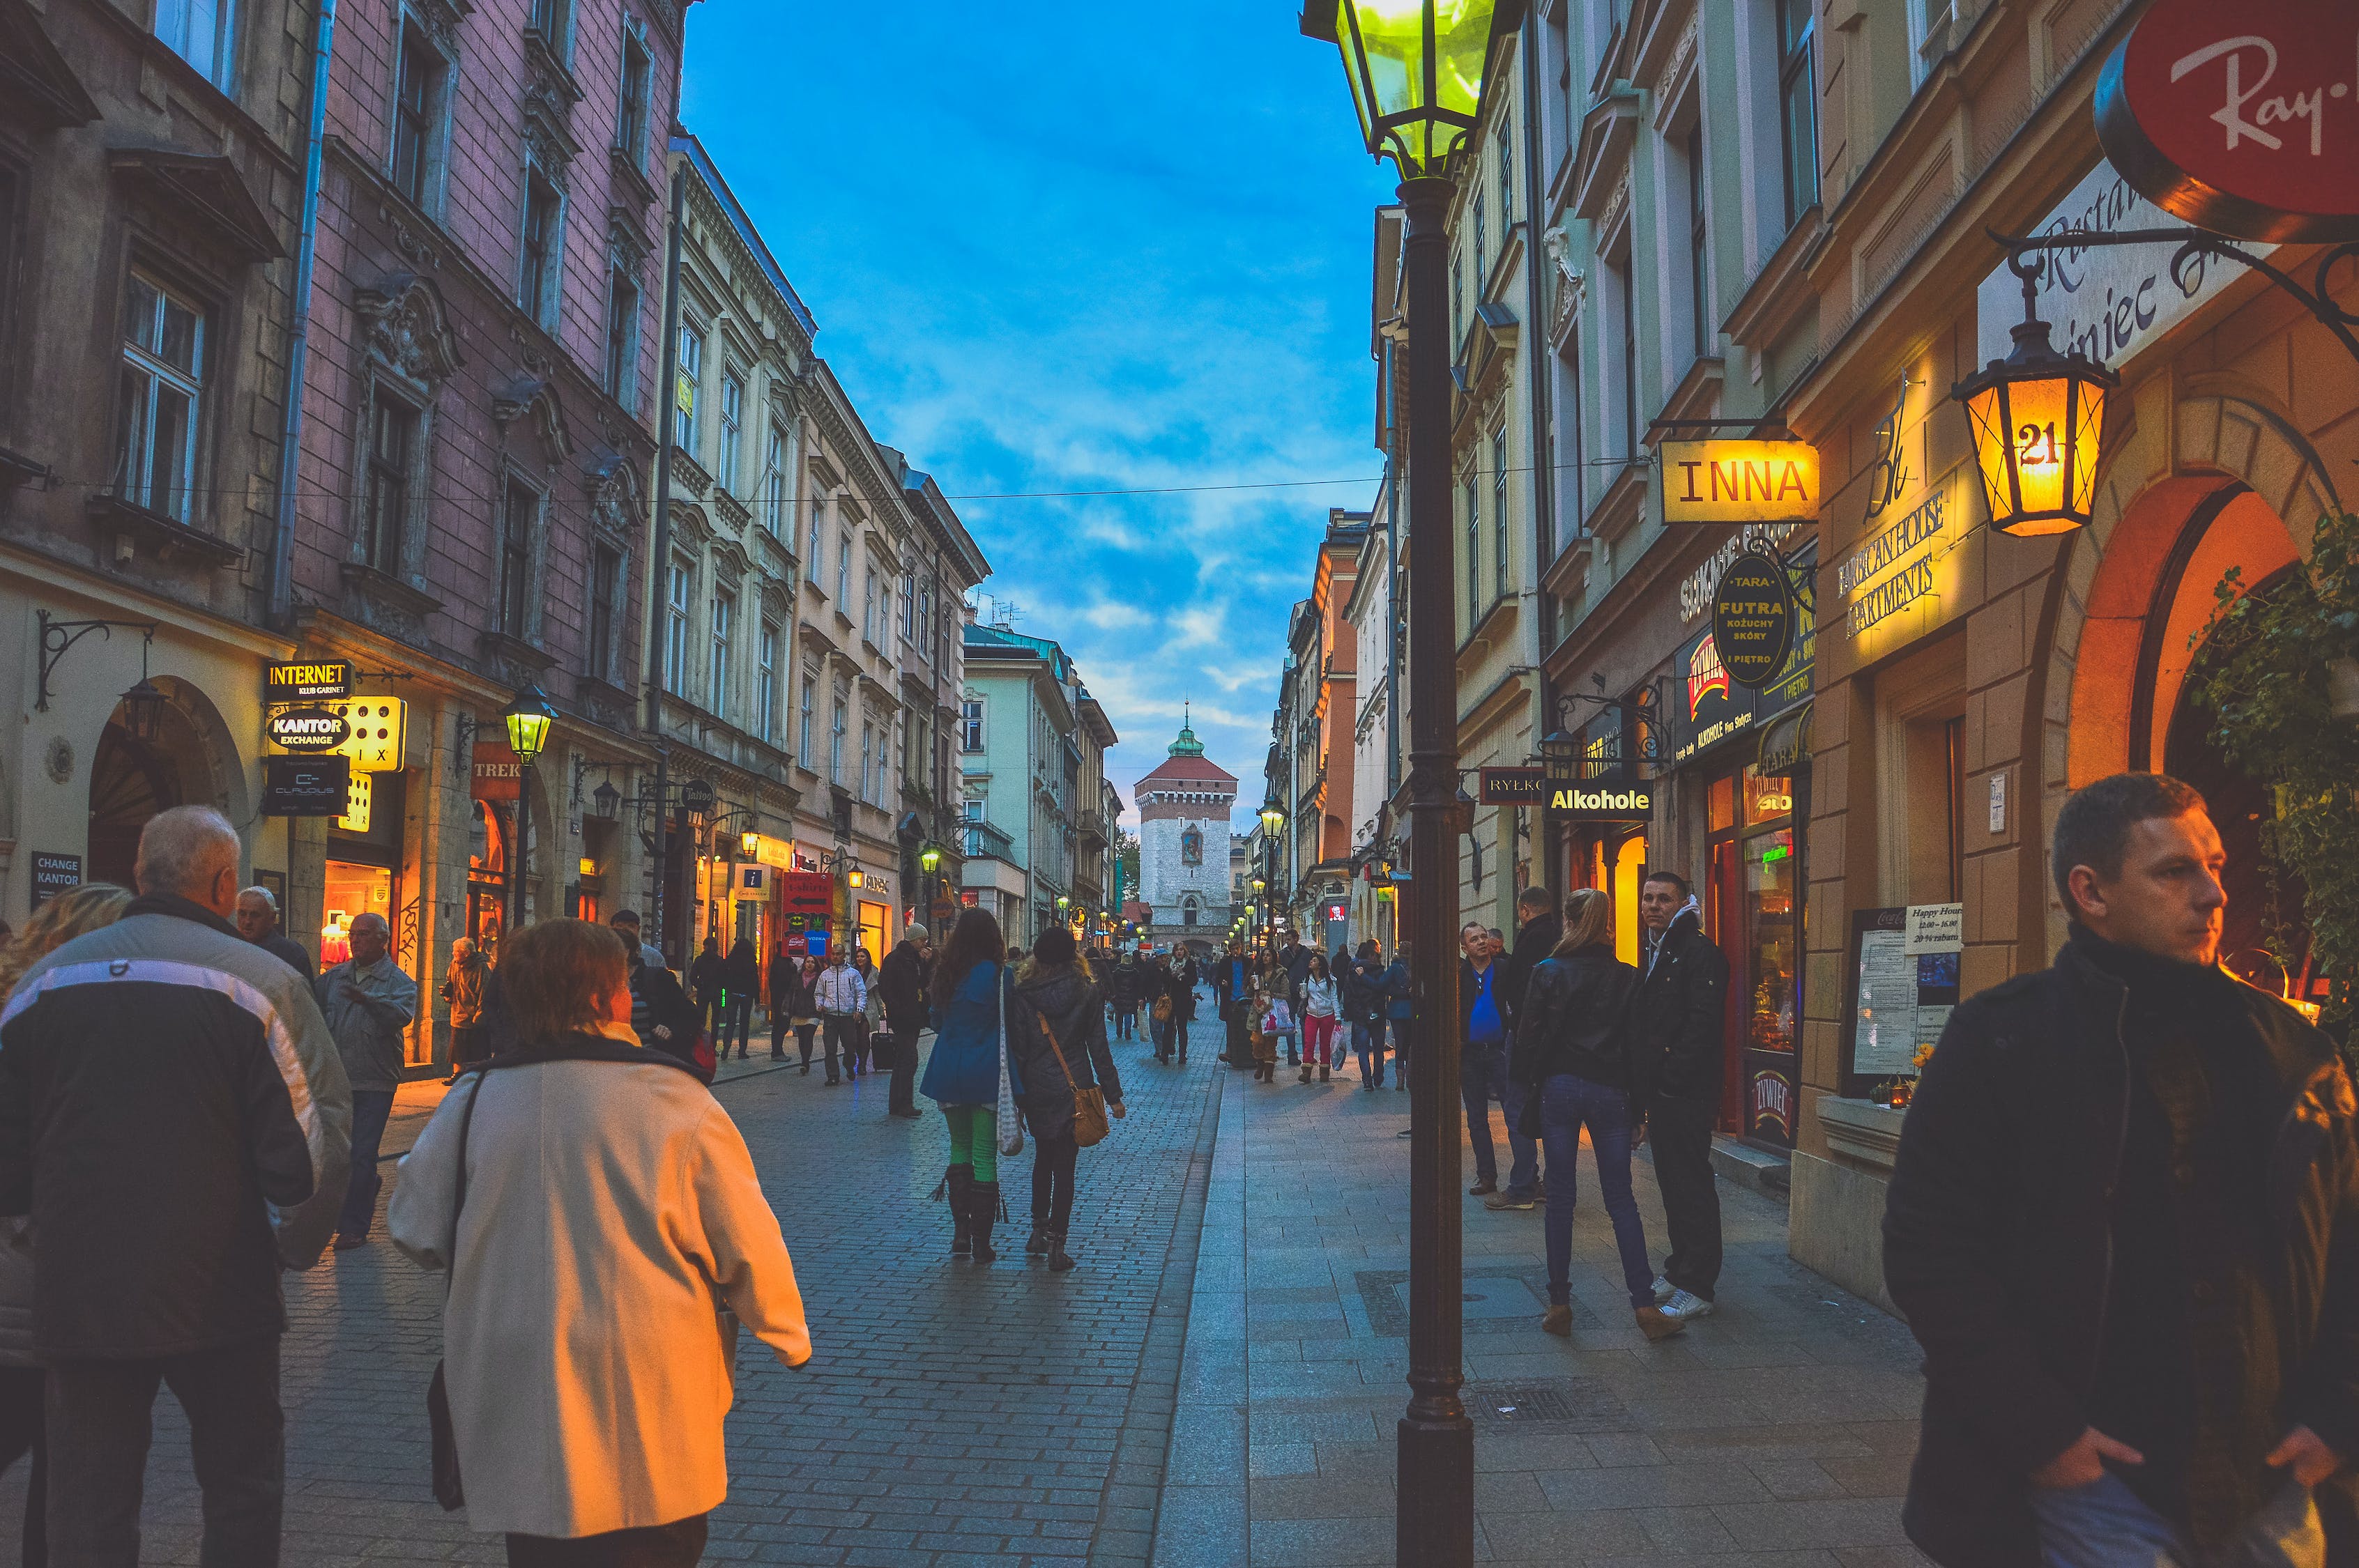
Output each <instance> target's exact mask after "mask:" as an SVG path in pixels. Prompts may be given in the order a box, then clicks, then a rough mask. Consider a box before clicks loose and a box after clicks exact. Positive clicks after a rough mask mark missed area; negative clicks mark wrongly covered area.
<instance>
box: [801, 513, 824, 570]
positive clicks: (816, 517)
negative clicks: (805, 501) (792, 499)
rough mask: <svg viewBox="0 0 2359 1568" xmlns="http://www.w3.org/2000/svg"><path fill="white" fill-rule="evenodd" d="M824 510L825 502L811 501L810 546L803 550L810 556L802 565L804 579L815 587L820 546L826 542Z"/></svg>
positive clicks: (818, 568)
mask: <svg viewBox="0 0 2359 1568" xmlns="http://www.w3.org/2000/svg"><path fill="white" fill-rule="evenodd" d="M826 510H827V503H826V502H825V501H814V502H812V503H811V514H810V549H809V550H808V551H807V552H805V553H806V554H808V555H809V556H810V561H809V562H807V563H806V564H805V565H804V567H803V571H804V573H805V574H806V578H805V580H807V581H808V582H809V583H810V585H811V586H812V587H813V588H817V587H818V586H819V581H820V554H821V551H820V546H821V545H822V544H824V543H826V537H827V528H826V520H825V517H824V516H823V515H822V514H824V513H825V512H826Z"/></svg>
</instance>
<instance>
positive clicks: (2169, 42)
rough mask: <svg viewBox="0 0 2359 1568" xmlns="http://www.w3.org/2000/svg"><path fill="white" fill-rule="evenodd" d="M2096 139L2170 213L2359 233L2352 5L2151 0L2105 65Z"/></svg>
mask: <svg viewBox="0 0 2359 1568" xmlns="http://www.w3.org/2000/svg"><path fill="white" fill-rule="evenodd" d="M2097 140H2098V142H2099V143H2100V144H2102V145H2103V146H2104V149H2105V156H2106V157H2108V158H2110V159H2112V160H2113V164H2114V168H2117V169H2119V170H2121V172H2122V177H2123V178H2125V179H2127V180H2128V181H2129V182H2130V184H2131V185H2132V186H2133V187H2134V188H2136V189H2137V190H2138V192H2139V193H2140V194H2142V195H2144V196H2145V197H2147V199H2148V200H2151V201H2153V202H2154V204H2155V205H2156V206H2158V207H2159V208H2161V209H2162V210H2163V211H2166V212H2171V213H2175V214H2177V215H2178V216H2179V217H2181V218H2184V219H2186V220H2187V221H2188V222H2190V223H2199V224H2201V225H2202V226H2203V227H2204V228H2207V229H2212V230H2215V231H2217V232H2221V233H2223V234H2234V235H2237V236H2239V237H2241V238H2244V239H2248V240H2268V241H2273V242H2276V243H2286V242H2288V241H2325V242H2333V241H2343V240H2359V10H2354V8H2353V7H2352V6H2351V5H2349V4H2347V3H2337V0H2237V3H2236V4H2235V5H2222V4H2220V0H2156V3H2155V5H2153V6H2152V7H2150V8H2149V9H2148V10H2147V13H2146V15H2145V16H2141V17H2140V18H2138V23H2137V26H2136V27H2134V28H2132V29H2131V30H2130V36H2129V37H2128V38H2125V39H2123V40H2122V43H2121V46H2120V47H2119V48H2118V49H2114V53H2113V56H2112V58H2111V59H2107V60H2106V61H2105V69H2104V73H2103V75H2102V76H2101V77H2100V78H2099V79H2098V82H2097Z"/></svg>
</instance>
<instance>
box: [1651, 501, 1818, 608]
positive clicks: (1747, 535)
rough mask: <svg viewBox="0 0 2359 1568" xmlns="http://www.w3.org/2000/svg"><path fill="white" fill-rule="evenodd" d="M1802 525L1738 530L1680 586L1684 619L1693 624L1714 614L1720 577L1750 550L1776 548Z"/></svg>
mask: <svg viewBox="0 0 2359 1568" xmlns="http://www.w3.org/2000/svg"><path fill="white" fill-rule="evenodd" d="M1799 526H1800V524H1795V523H1759V524H1751V523H1748V524H1745V526H1744V527H1742V528H1740V529H1738V530H1737V531H1736V533H1735V534H1734V535H1733V536H1732V537H1731V538H1730V539H1729V541H1728V543H1726V544H1724V545H1723V546H1721V547H1720V548H1719V549H1717V550H1714V551H1713V552H1712V556H1711V558H1709V559H1708V560H1706V561H1705V562H1704V563H1703V565H1701V566H1700V567H1698V568H1696V569H1695V570H1693V571H1691V572H1690V573H1689V574H1688V575H1687V579H1686V580H1684V581H1683V582H1681V583H1680V620H1681V621H1682V622H1693V621H1695V620H1697V619H1699V618H1701V617H1702V616H1705V615H1708V614H1710V613H1711V612H1712V590H1713V589H1717V588H1718V587H1719V586H1720V574H1721V573H1723V572H1724V571H1726V570H1727V569H1728V568H1729V567H1730V566H1731V565H1732V564H1734V561H1735V559H1736V557H1739V556H1741V555H1743V554H1745V551H1747V550H1753V549H1759V548H1761V547H1763V546H1768V547H1769V548H1772V549H1775V548H1777V546H1781V545H1783V544H1784V543H1785V542H1786V541H1787V540H1788V539H1790V538H1792V537H1793V535H1794V530H1795V529H1796V528H1797V527H1799Z"/></svg>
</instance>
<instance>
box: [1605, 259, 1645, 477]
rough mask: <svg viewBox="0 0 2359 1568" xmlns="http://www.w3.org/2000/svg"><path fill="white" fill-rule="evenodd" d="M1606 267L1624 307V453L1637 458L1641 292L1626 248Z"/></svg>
mask: <svg viewBox="0 0 2359 1568" xmlns="http://www.w3.org/2000/svg"><path fill="white" fill-rule="evenodd" d="M1605 270H1606V271H1607V272H1608V273H1610V274H1612V275H1613V279H1614V296H1615V302H1616V303H1617V304H1618V305H1619V306H1620V307H1621V310H1622V366H1621V369H1622V455H1623V456H1624V457H1625V458H1627V459H1629V460H1632V461H1633V462H1635V461H1636V460H1637V457H1638V296H1637V293H1636V290H1634V289H1633V288H1632V287H1630V285H1631V276H1630V258H1629V255H1628V254H1627V253H1626V252H1625V254H1624V255H1623V258H1622V260H1621V261H1620V262H1619V263H1608V264H1607V265H1606V268H1605Z"/></svg>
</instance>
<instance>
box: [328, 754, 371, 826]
mask: <svg viewBox="0 0 2359 1568" xmlns="http://www.w3.org/2000/svg"><path fill="white" fill-rule="evenodd" d="M375 800H376V781H375V780H374V779H372V778H371V777H370V776H369V775H368V774H366V773H363V772H361V771H360V769H359V767H358V766H355V767H354V768H353V776H352V782H351V784H348V785H347V786H346V788H345V794H344V814H343V815H342V816H339V817H337V818H336V829H337V831H338V832H342V833H365V832H367V831H368V830H369V812H370V808H371V807H372V806H374V805H375Z"/></svg>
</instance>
